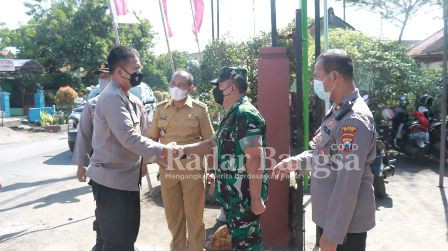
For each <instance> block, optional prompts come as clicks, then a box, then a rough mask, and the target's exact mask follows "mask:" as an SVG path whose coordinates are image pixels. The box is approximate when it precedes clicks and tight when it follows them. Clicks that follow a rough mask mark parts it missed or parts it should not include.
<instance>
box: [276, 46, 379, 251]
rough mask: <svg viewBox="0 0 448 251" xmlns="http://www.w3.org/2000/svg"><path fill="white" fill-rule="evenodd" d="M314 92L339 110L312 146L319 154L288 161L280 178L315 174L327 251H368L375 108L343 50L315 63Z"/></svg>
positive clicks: (315, 199) (316, 212)
mask: <svg viewBox="0 0 448 251" xmlns="http://www.w3.org/2000/svg"><path fill="white" fill-rule="evenodd" d="M314 74H315V80H314V91H315V93H316V95H317V96H318V97H319V98H321V99H327V98H329V99H330V100H331V101H332V102H333V106H332V107H331V109H330V110H329V112H328V114H327V115H326V116H325V118H324V119H323V121H322V124H321V126H320V127H319V129H318V131H317V132H316V134H315V136H314V138H313V140H312V142H310V145H311V146H312V148H313V150H311V151H305V152H303V153H302V154H300V155H297V156H293V157H290V158H287V159H284V160H282V161H281V162H280V163H279V164H277V165H276V166H275V167H274V170H273V175H274V177H275V178H276V179H280V180H281V179H283V178H285V177H287V174H289V172H291V171H295V170H298V171H303V170H305V169H309V170H310V171H311V198H312V214H313V217H312V218H313V221H314V222H315V223H316V225H317V228H318V233H319V234H320V241H319V244H320V249H321V250H322V251H336V250H337V251H341V250H353V251H362V250H365V247H366V238H367V231H369V230H370V229H372V228H373V227H374V226H375V210H376V207H375V197H374V191H373V186H372V185H373V175H372V172H371V171H370V168H369V164H370V163H372V162H373V160H374V159H375V128H374V127H375V125H374V120H373V116H372V113H371V111H370V110H369V107H368V106H367V104H366V103H365V102H364V100H363V99H362V98H361V97H360V95H359V92H358V90H357V89H356V88H355V85H354V83H353V63H352V59H351V58H350V57H349V56H348V55H347V53H346V52H345V51H342V50H329V51H327V52H325V53H323V54H321V55H320V56H319V57H318V58H317V60H316V65H315V71H314Z"/></svg>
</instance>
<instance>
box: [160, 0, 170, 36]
mask: <svg viewBox="0 0 448 251" xmlns="http://www.w3.org/2000/svg"><path fill="white" fill-rule="evenodd" d="M166 1H167V0H162V3H163V14H164V16H165V23H166V28H167V29H168V37H173V31H172V30H171V26H170V22H169V20H168V7H167V4H166Z"/></svg>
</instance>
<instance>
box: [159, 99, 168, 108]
mask: <svg viewBox="0 0 448 251" xmlns="http://www.w3.org/2000/svg"><path fill="white" fill-rule="evenodd" d="M169 101H170V100H164V101H162V102H160V103H158V104H157V107H161V106H164V105H166V104H168V102H169Z"/></svg>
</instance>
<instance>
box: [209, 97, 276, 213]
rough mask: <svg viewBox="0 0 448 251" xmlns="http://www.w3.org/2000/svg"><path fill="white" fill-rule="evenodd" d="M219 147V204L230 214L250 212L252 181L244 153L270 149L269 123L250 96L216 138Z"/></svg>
mask: <svg viewBox="0 0 448 251" xmlns="http://www.w3.org/2000/svg"><path fill="white" fill-rule="evenodd" d="M214 140H215V141H216V143H217V151H218V166H217V167H216V186H215V192H216V193H215V194H216V200H217V201H218V202H219V203H220V204H221V205H222V206H223V207H224V209H228V210H232V209H233V210H235V209H236V210H239V209H240V208H241V209H249V208H250V192H249V179H248V177H247V172H246V167H245V164H246V157H245V154H244V150H245V149H247V148H249V147H256V146H262V147H263V149H265V147H266V122H265V120H264V118H263V117H262V116H261V114H260V113H259V112H258V110H257V109H256V108H255V107H254V106H253V105H252V104H251V103H250V100H249V98H247V97H246V96H243V97H241V98H240V99H239V100H238V101H237V102H236V103H235V104H234V105H233V107H232V108H231V109H230V110H229V111H228V113H227V115H226V116H225V117H224V119H223V120H222V121H221V124H220V125H219V128H218V130H217V132H216V133H215V135H214ZM262 161H263V162H262V163H263V165H262V167H261V168H263V169H264V171H263V180H262V188H261V197H262V199H263V200H264V201H266V200H267V193H268V176H267V170H266V158H265V153H264V156H263V158H262Z"/></svg>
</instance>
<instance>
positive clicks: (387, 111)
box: [381, 108, 395, 120]
mask: <svg viewBox="0 0 448 251" xmlns="http://www.w3.org/2000/svg"><path fill="white" fill-rule="evenodd" d="M381 115H383V118H384V119H385V120H391V119H393V118H394V117H395V113H394V111H393V110H392V109H390V108H386V109H384V110H383V111H382V112H381Z"/></svg>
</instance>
